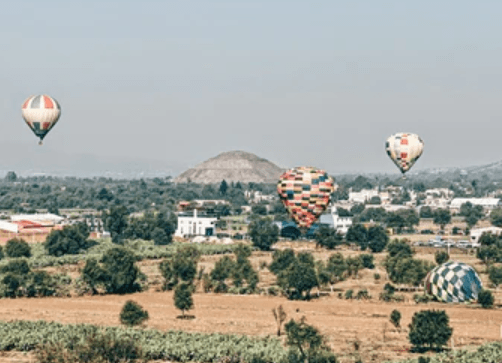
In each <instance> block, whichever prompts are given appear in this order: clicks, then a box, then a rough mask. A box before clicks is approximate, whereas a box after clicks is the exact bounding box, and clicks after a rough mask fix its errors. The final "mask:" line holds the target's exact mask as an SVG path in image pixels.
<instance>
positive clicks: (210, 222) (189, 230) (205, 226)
mask: <svg viewBox="0 0 502 363" xmlns="http://www.w3.org/2000/svg"><path fill="white" fill-rule="evenodd" d="M217 221H218V218H216V217H213V216H209V215H207V214H204V213H198V212H197V209H194V210H193V211H192V212H186V213H183V212H182V213H179V214H178V228H177V229H176V232H174V235H175V236H178V237H188V236H190V237H191V236H214V235H216V222H217Z"/></svg>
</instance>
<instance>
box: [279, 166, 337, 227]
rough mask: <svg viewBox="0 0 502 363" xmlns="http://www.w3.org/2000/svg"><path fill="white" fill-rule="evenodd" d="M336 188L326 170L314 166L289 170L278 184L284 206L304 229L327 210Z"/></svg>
mask: <svg viewBox="0 0 502 363" xmlns="http://www.w3.org/2000/svg"><path fill="white" fill-rule="evenodd" d="M334 190H335V187H334V183H333V179H332V178H331V177H329V176H328V174H327V173H326V172H325V171H324V170H320V169H317V168H314V167H298V168H294V169H291V170H288V171H287V172H285V173H284V174H282V176H281V177H280V178H279V182H278V184H277V193H279V197H280V198H281V200H282V203H283V204H284V207H285V208H286V210H287V211H288V213H289V215H290V216H291V218H293V220H294V221H295V222H296V224H297V225H298V227H300V228H301V229H304V230H305V229H308V228H310V226H311V225H312V223H314V222H315V221H316V220H317V219H318V218H319V216H320V215H321V214H322V213H323V212H324V211H325V210H326V207H327V206H328V204H329V201H330V197H331V193H333V191H334Z"/></svg>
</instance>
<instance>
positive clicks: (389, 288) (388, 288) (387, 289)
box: [383, 282, 396, 294]
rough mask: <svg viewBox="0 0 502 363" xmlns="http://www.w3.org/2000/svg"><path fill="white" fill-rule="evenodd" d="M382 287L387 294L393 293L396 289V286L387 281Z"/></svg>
mask: <svg viewBox="0 0 502 363" xmlns="http://www.w3.org/2000/svg"><path fill="white" fill-rule="evenodd" d="M383 289H384V291H385V292H387V293H388V294H393V293H394V292H395V291H396V288H395V287H394V286H393V285H391V284H389V283H388V282H387V283H386V284H385V285H384V287H383Z"/></svg>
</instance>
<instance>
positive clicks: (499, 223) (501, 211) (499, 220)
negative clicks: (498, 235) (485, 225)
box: [490, 208, 502, 227]
mask: <svg viewBox="0 0 502 363" xmlns="http://www.w3.org/2000/svg"><path fill="white" fill-rule="evenodd" d="M490 221H491V223H492V225H494V226H496V227H502V208H495V209H494V210H492V211H491V213H490Z"/></svg>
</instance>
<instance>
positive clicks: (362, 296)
mask: <svg viewBox="0 0 502 363" xmlns="http://www.w3.org/2000/svg"><path fill="white" fill-rule="evenodd" d="M356 299H357V300H368V299H371V296H370V294H369V293H368V290H366V289H363V290H359V291H358V292H357V295H356Z"/></svg>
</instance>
